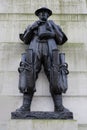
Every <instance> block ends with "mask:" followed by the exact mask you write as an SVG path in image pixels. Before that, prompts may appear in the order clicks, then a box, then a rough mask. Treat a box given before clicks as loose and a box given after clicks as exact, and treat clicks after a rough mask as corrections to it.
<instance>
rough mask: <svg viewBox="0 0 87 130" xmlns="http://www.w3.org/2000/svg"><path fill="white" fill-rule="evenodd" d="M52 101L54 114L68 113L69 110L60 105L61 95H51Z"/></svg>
mask: <svg viewBox="0 0 87 130" xmlns="http://www.w3.org/2000/svg"><path fill="white" fill-rule="evenodd" d="M52 98H53V101H54V111H55V112H68V111H69V110H68V109H66V108H65V107H64V106H63V104H62V94H60V95H59V94H53V95H52Z"/></svg>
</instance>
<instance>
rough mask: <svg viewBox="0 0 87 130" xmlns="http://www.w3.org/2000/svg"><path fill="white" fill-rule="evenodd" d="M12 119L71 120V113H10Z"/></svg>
mask: <svg viewBox="0 0 87 130" xmlns="http://www.w3.org/2000/svg"><path fill="white" fill-rule="evenodd" d="M11 118H12V119H73V113H72V112H69V111H67V112H39V111H38V112H30V111H25V112H24V111H22V112H16V111H15V112H12V113H11Z"/></svg>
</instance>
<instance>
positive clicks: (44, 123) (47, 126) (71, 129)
mask: <svg viewBox="0 0 87 130" xmlns="http://www.w3.org/2000/svg"><path fill="white" fill-rule="evenodd" d="M8 130H78V129H77V122H76V121H75V120H44V119H43V120H39V119H33V120H31V119H30V120H11V121H10V123H9V126H8Z"/></svg>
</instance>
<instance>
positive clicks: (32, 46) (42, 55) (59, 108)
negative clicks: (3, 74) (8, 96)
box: [16, 7, 69, 113]
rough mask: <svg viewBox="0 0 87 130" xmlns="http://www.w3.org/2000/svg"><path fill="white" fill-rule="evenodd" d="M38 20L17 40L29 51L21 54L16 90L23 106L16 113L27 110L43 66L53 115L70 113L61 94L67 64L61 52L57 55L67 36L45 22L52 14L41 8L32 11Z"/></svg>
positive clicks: (65, 81) (63, 91) (49, 22)
mask: <svg viewBox="0 0 87 130" xmlns="http://www.w3.org/2000/svg"><path fill="white" fill-rule="evenodd" d="M35 15H36V16H37V17H39V20H38V21H36V22H34V23H33V25H31V26H28V27H27V29H26V30H25V32H24V33H23V34H20V39H21V40H22V41H23V42H24V43H25V44H27V45H29V47H28V49H27V50H26V52H25V53H23V54H22V59H21V62H20V67H19V69H18V71H19V90H20V92H21V93H23V105H22V106H21V107H20V108H19V109H17V110H16V112H19V113H20V112H24V111H30V106H31V102H32V98H33V95H34V92H35V91H36V88H35V82H36V79H37V78H38V73H39V72H40V70H41V67H42V65H43V67H44V72H45V74H46V76H47V78H48V80H49V83H50V92H51V95H52V98H53V102H54V111H55V112H69V110H68V109H66V108H65V107H64V106H63V104H62V93H65V92H66V90H67V74H68V73H69V72H68V70H67V67H68V65H67V63H65V59H64V58H65V57H64V53H59V50H58V46H57V45H63V44H64V43H65V42H66V41H67V37H66V35H65V34H64V32H63V31H62V29H61V28H60V27H59V26H58V25H56V24H55V23H54V22H53V21H52V20H47V19H48V18H49V16H51V15H52V11H51V10H50V9H48V8H46V7H42V8H40V9H38V10H36V11H35Z"/></svg>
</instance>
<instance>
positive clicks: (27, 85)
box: [18, 43, 62, 94]
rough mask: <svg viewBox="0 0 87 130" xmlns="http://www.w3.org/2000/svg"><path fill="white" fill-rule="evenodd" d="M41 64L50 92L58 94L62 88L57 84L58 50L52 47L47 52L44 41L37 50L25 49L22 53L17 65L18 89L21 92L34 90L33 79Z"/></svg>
mask: <svg viewBox="0 0 87 130" xmlns="http://www.w3.org/2000/svg"><path fill="white" fill-rule="evenodd" d="M42 65H43V68H44V72H45V74H46V76H47V78H48V80H49V83H50V91H51V93H55V94H60V93H61V92H62V90H61V89H60V87H59V86H58V75H59V65H60V60H59V51H58V49H57V48H56V49H53V50H52V51H51V52H49V47H48V45H47V44H46V43H41V44H40V45H39V47H38V51H37V52H35V51H34V49H33V48H32V49H27V50H26V53H23V54H22V59H21V62H20V67H19V69H18V70H19V90H20V91H21V92H22V93H29V94H31V93H34V92H35V91H36V88H35V81H36V79H37V78H38V73H39V72H40V70H41V67H42Z"/></svg>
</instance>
